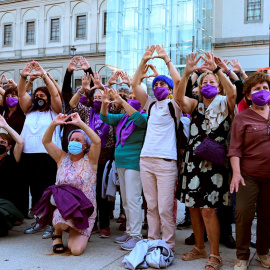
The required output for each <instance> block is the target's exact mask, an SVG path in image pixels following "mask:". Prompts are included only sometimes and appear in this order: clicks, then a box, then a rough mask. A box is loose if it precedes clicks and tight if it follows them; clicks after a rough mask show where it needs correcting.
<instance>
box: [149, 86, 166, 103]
mask: <svg viewBox="0 0 270 270" xmlns="http://www.w3.org/2000/svg"><path fill="white" fill-rule="evenodd" d="M153 92H154V95H155V97H156V99H157V100H158V101H161V100H163V99H166V98H167V97H168V95H169V89H168V88H167V87H156V88H155V89H154V90H153Z"/></svg>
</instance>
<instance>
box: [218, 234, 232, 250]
mask: <svg viewBox="0 0 270 270" xmlns="http://www.w3.org/2000/svg"><path fill="white" fill-rule="evenodd" d="M219 243H221V244H223V245H225V246H226V247H227V248H236V242H235V240H234V238H233V236H232V235H228V236H226V237H222V238H220V240H219Z"/></svg>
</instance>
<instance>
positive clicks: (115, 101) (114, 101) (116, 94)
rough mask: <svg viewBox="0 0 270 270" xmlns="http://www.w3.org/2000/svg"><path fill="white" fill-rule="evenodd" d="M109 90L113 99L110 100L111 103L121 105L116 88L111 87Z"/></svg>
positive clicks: (121, 100)
mask: <svg viewBox="0 0 270 270" xmlns="http://www.w3.org/2000/svg"><path fill="white" fill-rule="evenodd" d="M109 92H110V95H111V96H112V98H113V100H112V101H111V103H117V104H119V105H121V104H122V102H123V99H122V98H121V96H120V95H119V92H118V91H116V90H115V89H113V88H112V89H110V90H109Z"/></svg>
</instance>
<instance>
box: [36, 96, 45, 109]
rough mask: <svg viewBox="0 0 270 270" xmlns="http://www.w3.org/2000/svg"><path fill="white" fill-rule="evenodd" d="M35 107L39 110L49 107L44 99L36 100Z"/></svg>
mask: <svg viewBox="0 0 270 270" xmlns="http://www.w3.org/2000/svg"><path fill="white" fill-rule="evenodd" d="M34 105H35V107H36V108H38V109H44V108H45V107H46V105H47V103H46V100H45V99H43V98H39V97H38V98H36V99H35V101H34Z"/></svg>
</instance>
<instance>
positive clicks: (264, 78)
mask: <svg viewBox="0 0 270 270" xmlns="http://www.w3.org/2000/svg"><path fill="white" fill-rule="evenodd" d="M263 82H266V83H267V84H268V87H269V89H270V76H269V75H267V74H265V73H262V72H254V73H252V74H251V75H249V76H248V77H247V79H246V80H245V83H244V86H243V94H244V95H245V96H248V95H249V94H250V92H251V88H252V87H254V86H255V85H256V84H258V83H263Z"/></svg>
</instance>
